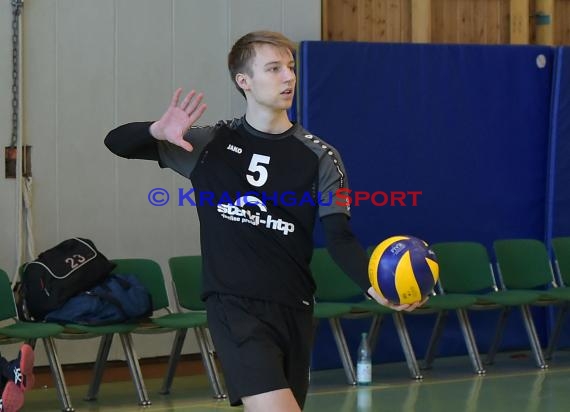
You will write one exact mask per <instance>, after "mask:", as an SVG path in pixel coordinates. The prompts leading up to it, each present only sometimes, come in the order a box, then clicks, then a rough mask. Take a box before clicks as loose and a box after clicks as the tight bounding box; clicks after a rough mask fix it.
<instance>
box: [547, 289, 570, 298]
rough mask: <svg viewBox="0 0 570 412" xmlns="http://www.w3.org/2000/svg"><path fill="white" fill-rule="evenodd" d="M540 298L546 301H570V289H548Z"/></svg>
mask: <svg viewBox="0 0 570 412" xmlns="http://www.w3.org/2000/svg"><path fill="white" fill-rule="evenodd" d="M541 297H544V298H547V299H555V300H564V301H570V288H568V287H559V288H552V289H548V290H546V291H544V292H542V293H541Z"/></svg>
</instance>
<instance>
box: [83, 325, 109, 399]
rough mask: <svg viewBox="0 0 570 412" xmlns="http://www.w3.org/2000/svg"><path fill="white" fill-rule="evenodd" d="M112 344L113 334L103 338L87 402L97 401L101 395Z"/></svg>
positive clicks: (86, 397)
mask: <svg viewBox="0 0 570 412" xmlns="http://www.w3.org/2000/svg"><path fill="white" fill-rule="evenodd" d="M112 342H113V334H109V335H103V336H101V341H100V342H99V350H98V352H97V358H96V359H95V366H94V367H93V376H92V378H91V384H90V385H89V389H88V391H87V395H86V396H85V398H84V400H86V401H94V400H97V395H98V394H99V388H100V386H101V380H102V379H103V371H104V369H105V364H106V363H107V359H108V358H109V351H110V349H111V343H112Z"/></svg>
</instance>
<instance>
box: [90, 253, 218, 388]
mask: <svg viewBox="0 0 570 412" xmlns="http://www.w3.org/2000/svg"><path fill="white" fill-rule="evenodd" d="M113 262H114V263H116V264H117V267H116V268H115V269H114V272H115V273H132V274H133V275H135V276H136V277H137V278H138V279H139V280H140V282H141V283H142V284H143V285H144V286H145V287H146V288H147V290H148V291H149V292H150V294H151V297H152V306H153V315H152V317H151V318H150V319H148V320H146V321H143V322H140V323H138V324H137V325H136V328H135V329H134V330H133V332H132V333H136V334H158V333H170V332H176V335H175V340H174V347H177V346H176V345H179V346H180V349H181V348H182V343H183V342H184V339H183V337H184V336H185V335H186V332H187V330H188V329H200V328H202V329H200V330H199V331H198V332H197V334H196V337H197V339H198V343H199V345H200V351H201V353H202V357H203V360H204V363H205V365H206V370H207V371H208V375H209V377H210V378H211V379H210V383H211V385H212V389H213V392H214V397H216V398H223V397H225V395H224V394H223V392H222V390H221V386H220V384H219V380H218V379H214V378H213V377H214V376H215V377H216V378H217V373H215V372H214V371H215V365H213V363H212V362H211V359H210V355H208V351H207V350H206V348H207V344H206V343H205V342H206V338H205V334H204V331H203V328H204V327H205V325H206V324H207V321H206V314H205V312H203V311H199V312H178V310H176V309H173V308H172V307H171V306H170V303H169V300H168V293H167V291H166V286H165V283H164V275H163V273H162V270H161V268H160V265H159V264H158V263H157V262H155V261H154V260H151V259H114V260H113ZM173 306H175V305H173ZM161 312H166V313H165V314H162V313H161ZM179 356H180V352H178V358H179ZM175 361H176V362H175ZM177 361H178V359H177V358H171V359H170V361H169V370H168V372H167V374H166V377H165V381H164V384H163V387H162V389H161V393H162V394H167V393H169V392H170V386H171V383H172V379H173V376H174V369H175V365H176V364H177ZM173 365H174V366H173ZM96 388H97V387H96V386H95V388H94V389H95V390H96Z"/></svg>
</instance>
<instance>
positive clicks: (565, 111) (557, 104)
mask: <svg viewBox="0 0 570 412" xmlns="http://www.w3.org/2000/svg"><path fill="white" fill-rule="evenodd" d="M556 51H557V64H556V66H555V72H554V82H553V83H554V90H553V93H552V95H553V97H552V121H551V143H552V147H551V159H552V161H551V172H552V174H553V178H552V187H551V188H550V191H549V193H550V198H551V200H552V203H551V205H550V206H551V207H550V209H549V210H548V211H549V212H550V216H551V219H550V220H551V223H552V236H553V237H556V236H570V73H569V72H568V71H569V70H570V47H560V48H558V49H557V50H556ZM547 221H548V220H547ZM556 313H557V312H556V310H553V311H552V314H553V316H552V323H551V326H552V325H553V324H554V320H555V319H556V317H555V316H556ZM569 322H570V321H569V320H568V319H567V320H566V323H565V325H564V327H563V329H562V335H561V337H560V342H559V345H558V346H559V347H568V346H570V330H569V328H568V324H569Z"/></svg>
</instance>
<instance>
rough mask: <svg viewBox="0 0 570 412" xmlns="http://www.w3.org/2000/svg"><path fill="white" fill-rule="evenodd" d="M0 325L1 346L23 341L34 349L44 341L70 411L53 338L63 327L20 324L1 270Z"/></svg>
mask: <svg viewBox="0 0 570 412" xmlns="http://www.w3.org/2000/svg"><path fill="white" fill-rule="evenodd" d="M0 322H1V323H2V325H3V326H2V327H0V345H6V344H11V343H15V342H21V341H26V342H29V343H30V344H31V345H32V346H35V342H36V340H37V339H41V340H42V341H43V343H44V347H45V351H46V354H47V357H48V361H49V365H50V369H51V373H52V376H53V378H54V380H55V384H56V390H57V395H58V397H59V400H60V402H61V405H62V410H64V411H73V406H72V405H71V399H70V397H69V393H68V391H67V386H66V384H65V378H64V376H63V371H62V369H61V364H60V362H59V358H58V355H57V351H56V347H55V343H54V337H56V336H57V335H59V334H60V333H61V332H62V331H63V327H62V326H60V325H57V324H55V323H47V322H42V323H36V322H23V321H20V320H19V319H18V315H17V312H16V303H15V301H14V295H13V293H12V286H11V283H10V279H9V278H8V275H7V274H6V272H4V271H3V270H2V269H0Z"/></svg>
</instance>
